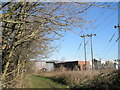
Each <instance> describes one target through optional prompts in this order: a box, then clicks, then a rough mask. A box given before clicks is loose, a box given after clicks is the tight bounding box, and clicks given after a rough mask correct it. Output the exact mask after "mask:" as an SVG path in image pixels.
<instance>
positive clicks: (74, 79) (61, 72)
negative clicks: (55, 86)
mask: <svg viewBox="0 0 120 90" xmlns="http://www.w3.org/2000/svg"><path fill="white" fill-rule="evenodd" d="M112 71H114V69H104V70H86V71H71V70H67V69H65V68H64V67H63V68H60V69H58V70H56V71H50V72H40V73H39V74H40V75H43V76H46V77H49V78H51V79H53V80H55V81H58V82H60V83H63V84H67V85H70V86H79V85H83V84H88V83H90V82H89V81H91V80H93V79H94V78H95V77H97V76H98V75H100V74H102V73H104V74H108V73H111V72H112Z"/></svg>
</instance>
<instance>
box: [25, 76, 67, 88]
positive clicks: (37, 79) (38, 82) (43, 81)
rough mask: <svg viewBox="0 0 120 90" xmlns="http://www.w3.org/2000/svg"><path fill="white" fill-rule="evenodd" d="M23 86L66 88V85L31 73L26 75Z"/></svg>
mask: <svg viewBox="0 0 120 90" xmlns="http://www.w3.org/2000/svg"><path fill="white" fill-rule="evenodd" d="M25 88H67V86H65V85H62V84H59V83H57V82H53V81H52V80H51V79H49V78H46V77H42V76H39V75H31V76H29V77H28V80H27V83H26V86H25Z"/></svg>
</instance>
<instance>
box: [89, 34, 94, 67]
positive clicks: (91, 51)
mask: <svg viewBox="0 0 120 90" xmlns="http://www.w3.org/2000/svg"><path fill="white" fill-rule="evenodd" d="M92 36H96V34H91V35H88V37H90V42H91V59H92V69H94V60H93V59H94V57H93V43H92V42H93V41H92Z"/></svg>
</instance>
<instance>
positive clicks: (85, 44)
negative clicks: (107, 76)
mask: <svg viewBox="0 0 120 90" xmlns="http://www.w3.org/2000/svg"><path fill="white" fill-rule="evenodd" d="M81 37H83V39H84V54H85V70H86V69H87V58H86V41H85V37H87V35H81Z"/></svg>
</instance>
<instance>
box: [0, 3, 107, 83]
mask: <svg viewBox="0 0 120 90" xmlns="http://www.w3.org/2000/svg"><path fill="white" fill-rule="evenodd" d="M92 6H97V7H108V6H109V5H106V4H104V3H102V4H101V5H99V4H97V3H96V4H95V3H63V2H59V3H44V2H7V3H2V7H1V8H0V9H2V11H3V12H2V18H1V22H2V23H3V24H2V27H3V30H2V60H3V63H2V66H3V74H2V80H3V81H4V85H8V84H11V83H12V82H13V81H17V80H18V76H20V75H21V77H23V73H24V69H25V66H26V64H27V62H28V61H29V60H30V59H31V58H35V57H36V55H38V54H39V56H40V57H41V58H46V57H48V55H49V54H50V52H52V49H53V47H54V46H52V44H51V43H52V42H53V41H54V40H57V39H58V38H59V37H61V36H64V35H63V34H64V32H66V31H68V30H71V28H73V27H74V26H79V27H84V26H87V25H88V24H89V23H90V22H91V21H87V20H86V19H85V18H84V17H83V16H84V12H86V11H87V10H88V9H89V8H91V7H92Z"/></svg>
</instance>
